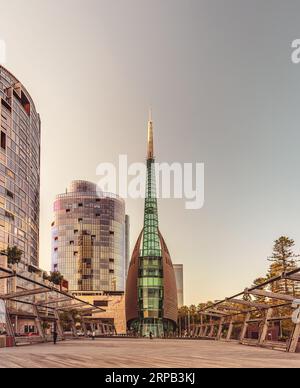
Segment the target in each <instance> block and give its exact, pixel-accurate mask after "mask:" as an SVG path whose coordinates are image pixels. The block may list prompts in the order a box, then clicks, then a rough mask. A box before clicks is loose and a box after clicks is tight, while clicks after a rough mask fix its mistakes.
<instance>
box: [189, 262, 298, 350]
mask: <svg viewBox="0 0 300 388" xmlns="http://www.w3.org/2000/svg"><path fill="white" fill-rule="evenodd" d="M284 279H288V280H289V281H292V282H300V268H297V269H294V270H293V271H290V272H285V273H283V274H281V275H280V276H276V277H273V278H271V279H269V280H267V281H266V282H264V283H262V284H260V285H257V286H254V287H251V288H247V289H245V290H244V291H242V292H240V293H239V294H236V295H233V296H231V297H229V298H225V299H224V300H220V301H217V302H215V303H213V304H211V305H210V306H207V307H205V308H204V309H203V310H201V311H200V316H201V317H202V318H201V324H194V325H192V328H191V333H190V335H191V337H193V338H199V339H214V340H217V341H220V340H223V341H233V339H232V334H233V330H234V327H235V326H236V325H239V326H240V327H241V331H240V334H239V339H238V342H239V343H241V344H246V345H249V344H250V345H256V346H263V347H270V348H272V349H280V350H285V351H286V352H290V353H295V352H296V351H297V348H298V344H299V339H300V322H299V323H295V322H293V321H292V313H291V315H285V316H276V315H274V312H275V311H276V309H278V308H280V307H286V308H288V309H290V310H291V311H292V308H295V307H296V306H294V305H293V304H294V302H295V300H296V299H297V298H296V297H293V296H291V295H286V294H279V293H273V292H270V291H266V290H265V287H267V286H270V285H272V284H273V283H275V282H278V281H280V280H284ZM252 296H255V297H263V298H265V299H268V301H270V303H269V302H266V303H260V302H259V300H256V301H253V300H252V299H251V298H252ZM240 298H242V299H240ZM276 302H277V303H276ZM229 304H230V305H229ZM247 307H248V308H247ZM299 308H300V306H299ZM205 316H206V317H209V322H206V323H204V322H203V317H205ZM287 320H288V321H291V322H292V325H293V328H292V333H291V336H290V338H289V340H288V341H287V343H278V342H272V341H269V340H268V338H267V337H268V332H269V325H270V323H271V322H275V321H279V322H283V321H287ZM253 323H256V324H258V325H259V338H258V340H250V339H247V338H246V335H247V330H248V327H249V325H250V324H253ZM235 341H236V340H235Z"/></svg>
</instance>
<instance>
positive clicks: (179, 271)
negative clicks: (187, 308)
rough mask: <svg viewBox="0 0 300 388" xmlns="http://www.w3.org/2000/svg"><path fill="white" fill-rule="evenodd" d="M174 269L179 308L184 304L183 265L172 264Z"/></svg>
mask: <svg viewBox="0 0 300 388" xmlns="http://www.w3.org/2000/svg"><path fill="white" fill-rule="evenodd" d="M174 271H175V278H176V285H177V299H178V307H179V308H181V307H182V306H184V290H183V287H184V285H183V265H182V264H174Z"/></svg>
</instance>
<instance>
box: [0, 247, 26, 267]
mask: <svg viewBox="0 0 300 388" xmlns="http://www.w3.org/2000/svg"><path fill="white" fill-rule="evenodd" d="M0 253H1V255H3V256H7V264H8V265H18V264H19V263H20V261H21V260H22V256H23V252H22V251H21V250H20V249H19V248H18V247H16V246H14V247H10V246H8V247H7V249H6V250H4V251H1V252H0Z"/></svg>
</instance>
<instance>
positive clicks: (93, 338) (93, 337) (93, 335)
mask: <svg viewBox="0 0 300 388" xmlns="http://www.w3.org/2000/svg"><path fill="white" fill-rule="evenodd" d="M95 338H96V332H95V330H93V333H92V340H93V341H95Z"/></svg>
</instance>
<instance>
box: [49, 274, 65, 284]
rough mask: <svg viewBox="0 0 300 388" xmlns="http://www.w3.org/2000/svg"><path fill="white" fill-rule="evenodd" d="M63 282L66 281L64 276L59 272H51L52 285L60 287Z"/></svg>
mask: <svg viewBox="0 0 300 388" xmlns="http://www.w3.org/2000/svg"><path fill="white" fill-rule="evenodd" d="M63 280H64V276H63V275H62V274H61V273H60V272H58V271H55V272H50V276H49V281H50V282H51V283H53V284H56V285H57V286H59V285H60V284H61V282H62V281H63Z"/></svg>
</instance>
